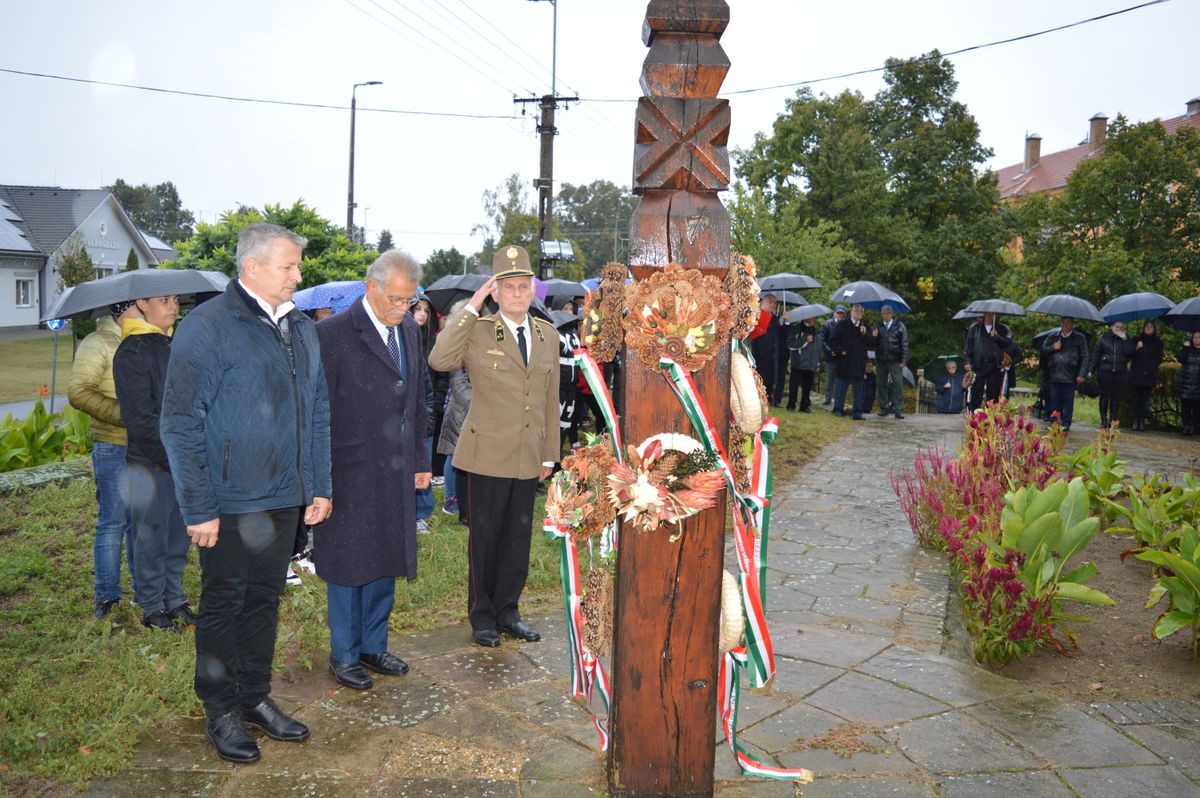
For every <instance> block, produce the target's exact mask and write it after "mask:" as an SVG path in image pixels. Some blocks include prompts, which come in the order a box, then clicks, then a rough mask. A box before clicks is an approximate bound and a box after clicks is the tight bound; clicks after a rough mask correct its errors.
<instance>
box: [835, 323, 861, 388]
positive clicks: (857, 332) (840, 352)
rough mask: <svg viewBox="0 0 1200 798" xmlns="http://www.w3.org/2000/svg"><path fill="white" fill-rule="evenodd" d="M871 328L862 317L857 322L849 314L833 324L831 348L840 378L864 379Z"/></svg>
mask: <svg viewBox="0 0 1200 798" xmlns="http://www.w3.org/2000/svg"><path fill="white" fill-rule="evenodd" d="M869 332H870V331H869V330H868V328H867V326H866V322H864V321H862V320H861V319H860V320H859V321H858V322H857V323H856V322H854V321H853V320H851V318H850V317H849V316H847V317H846V318H844V319H842V320H841V321H839V322H837V323H835V324H834V325H833V332H832V333H830V335H829V349H830V351H832V352H833V356H832V357H833V362H834V363H836V364H837V375H838V379H843V380H851V379H862V378H863V377H864V376H866V373H867V360H868V359H869V358H868V356H867V351H868V350H869V348H870V339H869V338H868V335H869Z"/></svg>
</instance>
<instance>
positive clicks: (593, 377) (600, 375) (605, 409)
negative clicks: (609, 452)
mask: <svg viewBox="0 0 1200 798" xmlns="http://www.w3.org/2000/svg"><path fill="white" fill-rule="evenodd" d="M575 364H576V365H577V366H578V367H579V371H580V373H582V374H583V379H584V381H585V382H587V384H588V387H589V388H591V390H592V396H594V397H595V398H596V405H597V406H598V407H599V408H600V415H601V416H603V417H604V423H605V424H606V425H607V426H608V430H609V432H610V433H611V435H612V438H611V440H612V446H613V456H615V457H616V458H617V462H618V463H623V462H625V447H624V445H622V443H621V425H620V424H618V423H617V421H618V419H617V408H616V405H614V404H613V398H612V393H610V392H609V390H608V383H606V382H605V381H604V369H603V368H601V367H600V364H599V363H597V362H596V359H595V358H593V357H592V353H591V352H589V351H588V350H586V349H576V350H575ZM616 550H617V523H616V521H613V522H612V523H610V524H607V525H605V527H604V529H603V530H602V531H601V532H600V556H601V557H607V556H608V555H609V554H612V553H613V552H615V551H616Z"/></svg>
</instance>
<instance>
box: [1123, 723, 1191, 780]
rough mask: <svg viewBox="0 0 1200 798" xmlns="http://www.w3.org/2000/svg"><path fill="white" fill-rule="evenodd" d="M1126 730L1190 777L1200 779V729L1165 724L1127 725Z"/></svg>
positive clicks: (1160, 757)
mask: <svg viewBox="0 0 1200 798" xmlns="http://www.w3.org/2000/svg"><path fill="white" fill-rule="evenodd" d="M1124 731H1125V732H1126V733H1127V734H1130V735H1132V736H1133V737H1134V738H1135V739H1136V740H1137V741H1138V742H1140V743H1141V744H1142V745H1144V746H1146V747H1147V748H1149V749H1150V750H1151V751H1153V752H1154V753H1155V754H1156V755H1157V756H1158V757H1159V759H1162V760H1164V761H1165V762H1167V763H1168V764H1171V765H1174V766H1175V767H1177V768H1179V769H1180V770H1182V771H1183V773H1184V775H1186V776H1187V777H1188V778H1190V779H1200V729H1197V728H1196V727H1194V726H1193V727H1189V726H1174V725H1164V726H1126V727H1125V728H1124Z"/></svg>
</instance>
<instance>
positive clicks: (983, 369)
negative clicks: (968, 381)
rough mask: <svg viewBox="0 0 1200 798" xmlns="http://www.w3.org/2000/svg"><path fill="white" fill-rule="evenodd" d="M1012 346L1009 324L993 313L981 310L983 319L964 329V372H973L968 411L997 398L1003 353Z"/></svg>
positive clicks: (1001, 379)
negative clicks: (973, 382) (1000, 320)
mask: <svg viewBox="0 0 1200 798" xmlns="http://www.w3.org/2000/svg"><path fill="white" fill-rule="evenodd" d="M1012 347H1013V341H1012V334H1011V333H1010V332H1009V329H1008V325H1007V324H1003V323H1002V322H998V321H996V314H995V313H984V314H983V318H981V319H978V320H977V321H974V322H972V323H971V326H970V327H968V328H967V332H966V334H965V335H964V336H963V355H964V356H963V368H964V369H965V370H966V372H967V374H970V373H972V372H974V374H975V384H974V385H973V386H972V387H971V399H970V402H969V409H970V410H971V411H975V410H978V409H979V408H980V407H981V406H982V405H983V403H984V402H997V401H999V400H1000V385H1001V382H1003V375H1002V374H1001V371H1002V368H1003V361H1004V353H1005V352H1009V351H1010V350H1011V348H1012ZM1010 354H1011V353H1010Z"/></svg>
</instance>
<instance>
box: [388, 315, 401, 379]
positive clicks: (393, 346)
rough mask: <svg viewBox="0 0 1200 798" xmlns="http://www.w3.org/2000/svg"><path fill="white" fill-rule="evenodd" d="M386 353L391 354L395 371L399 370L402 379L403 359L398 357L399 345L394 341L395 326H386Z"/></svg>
mask: <svg viewBox="0 0 1200 798" xmlns="http://www.w3.org/2000/svg"><path fill="white" fill-rule="evenodd" d="M387 350H388V354H390V355H391V356H392V361H393V362H395V364H396V371H398V372H400V379H402V380H403V379H404V361H403V360H402V359H401V358H400V346H399V345H398V344H397V343H396V328H395V327H388V339H387Z"/></svg>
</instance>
